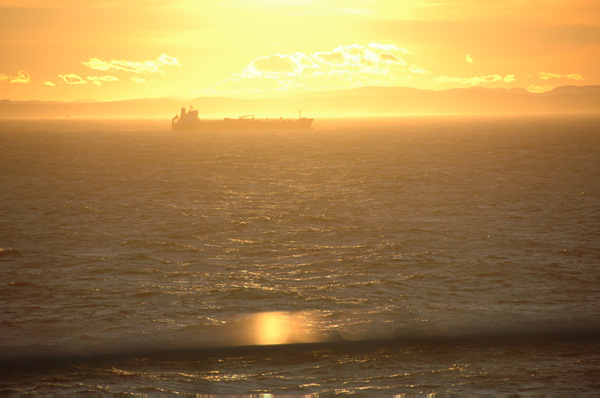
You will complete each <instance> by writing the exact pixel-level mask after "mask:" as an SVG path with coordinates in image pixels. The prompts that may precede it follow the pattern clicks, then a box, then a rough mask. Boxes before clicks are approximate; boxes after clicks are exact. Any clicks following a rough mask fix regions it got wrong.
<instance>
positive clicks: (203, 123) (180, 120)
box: [171, 107, 314, 131]
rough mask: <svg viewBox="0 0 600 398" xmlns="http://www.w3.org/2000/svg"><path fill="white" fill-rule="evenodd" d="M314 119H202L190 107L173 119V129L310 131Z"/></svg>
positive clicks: (242, 117)
mask: <svg viewBox="0 0 600 398" xmlns="http://www.w3.org/2000/svg"><path fill="white" fill-rule="evenodd" d="M313 120H314V119H308V118H305V117H302V111H300V112H299V115H298V119H284V118H279V119H269V118H267V119H255V118H254V115H245V116H240V117H238V118H237V119H231V118H224V119H200V118H199V117H198V110H197V109H194V108H193V107H190V109H189V110H188V111H186V109H185V108H181V114H180V115H175V117H173V119H171V128H172V129H173V130H174V131H222V130H242V131H247V130H257V131H268V130H308V129H311V128H312V127H311V125H312V122H313Z"/></svg>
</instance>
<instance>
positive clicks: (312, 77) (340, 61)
mask: <svg viewBox="0 0 600 398" xmlns="http://www.w3.org/2000/svg"><path fill="white" fill-rule="evenodd" d="M412 54H413V52H412V51H410V50H407V49H404V48H399V47H398V46H396V45H393V44H382V43H369V44H368V45H361V44H350V45H343V46H338V47H336V48H334V49H333V50H331V51H319V52H315V53H312V54H304V53H300V52H296V53H288V54H279V53H278V54H271V55H268V56H263V57H258V58H256V59H254V60H253V61H252V62H250V64H248V65H247V66H246V67H245V68H244V69H243V70H242V71H241V73H237V74H234V75H232V76H231V77H230V78H228V79H225V80H223V81H220V82H218V83H216V84H214V85H212V86H211V87H210V88H209V89H207V90H201V91H196V92H194V93H193V94H192V95H200V94H209V95H220V94H226V93H236V94H240V93H246V94H247V93H252V92H260V91H263V90H271V91H290V90H314V89H338V88H348V87H360V86H365V85H379V86H391V85H396V84H399V83H402V82H406V81H408V80H409V79H410V78H412V77H414V76H419V75H424V74H427V73H429V72H428V71H427V70H425V69H424V68H422V67H420V66H417V65H413V66H411V67H408V63H407V62H406V61H405V60H404V57H405V56H410V55H412Z"/></svg>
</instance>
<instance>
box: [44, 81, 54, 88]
mask: <svg viewBox="0 0 600 398" xmlns="http://www.w3.org/2000/svg"><path fill="white" fill-rule="evenodd" d="M44 86H50V87H56V84H54V83H52V82H44Z"/></svg>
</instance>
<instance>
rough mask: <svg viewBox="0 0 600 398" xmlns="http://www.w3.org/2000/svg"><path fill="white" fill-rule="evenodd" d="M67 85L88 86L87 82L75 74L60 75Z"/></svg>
mask: <svg viewBox="0 0 600 398" xmlns="http://www.w3.org/2000/svg"><path fill="white" fill-rule="evenodd" d="M58 77H60V78H61V79H62V80H63V81H64V82H65V83H67V84H87V80H84V79H82V78H81V76H79V75H76V74H74V73H67V74H65V75H58Z"/></svg>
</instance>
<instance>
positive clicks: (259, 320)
mask: <svg viewBox="0 0 600 398" xmlns="http://www.w3.org/2000/svg"><path fill="white" fill-rule="evenodd" d="M250 325H251V327H250V339H251V344H256V345H276V344H294V343H311V342H317V341H322V337H323V336H320V335H319V334H318V333H316V331H315V330H313V327H312V326H311V325H312V322H311V316H310V315H309V314H307V313H302V312H262V313H258V314H254V315H252V317H251V319H250Z"/></svg>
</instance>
